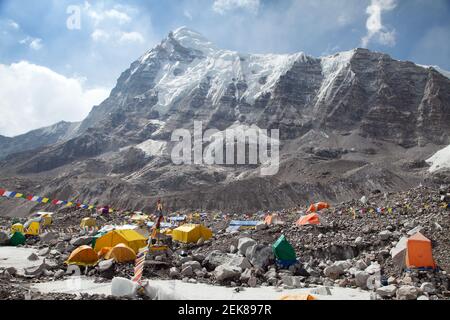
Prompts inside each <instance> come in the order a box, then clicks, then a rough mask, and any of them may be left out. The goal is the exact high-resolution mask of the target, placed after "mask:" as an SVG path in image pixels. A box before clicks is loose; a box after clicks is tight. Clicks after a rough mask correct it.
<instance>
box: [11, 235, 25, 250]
mask: <svg viewBox="0 0 450 320" xmlns="http://www.w3.org/2000/svg"><path fill="white" fill-rule="evenodd" d="M25 242H26V238H25V236H24V235H23V233H21V232H14V234H13V235H12V236H11V238H10V239H9V244H10V245H12V246H14V247H17V246H18V245H21V244H25Z"/></svg>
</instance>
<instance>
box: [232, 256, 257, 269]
mask: <svg viewBox="0 0 450 320" xmlns="http://www.w3.org/2000/svg"><path fill="white" fill-rule="evenodd" d="M228 264H229V265H231V266H235V267H238V268H241V269H242V270H245V269H250V268H251V267H252V264H251V263H250V261H249V260H248V259H247V258H246V257H233V258H232V259H231V260H230V261H229V262H228Z"/></svg>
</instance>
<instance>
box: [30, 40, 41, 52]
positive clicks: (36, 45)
mask: <svg viewBox="0 0 450 320" xmlns="http://www.w3.org/2000/svg"><path fill="white" fill-rule="evenodd" d="M30 48H31V49H33V50H41V49H42V39H39V38H36V39H33V40H32V41H31V42H30Z"/></svg>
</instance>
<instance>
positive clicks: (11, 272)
mask: <svg viewBox="0 0 450 320" xmlns="http://www.w3.org/2000/svg"><path fill="white" fill-rule="evenodd" d="M5 271H8V273H9V274H10V275H12V276H15V275H16V274H17V269H16V268H14V267H9V268H6V269H5Z"/></svg>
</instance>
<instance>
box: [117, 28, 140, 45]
mask: <svg viewBox="0 0 450 320" xmlns="http://www.w3.org/2000/svg"><path fill="white" fill-rule="evenodd" d="M133 42H136V43H144V42H145V39H144V37H143V36H142V34H140V33H139V32H136V31H133V32H122V33H121V34H120V38H119V43H121V44H126V43H133Z"/></svg>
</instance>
